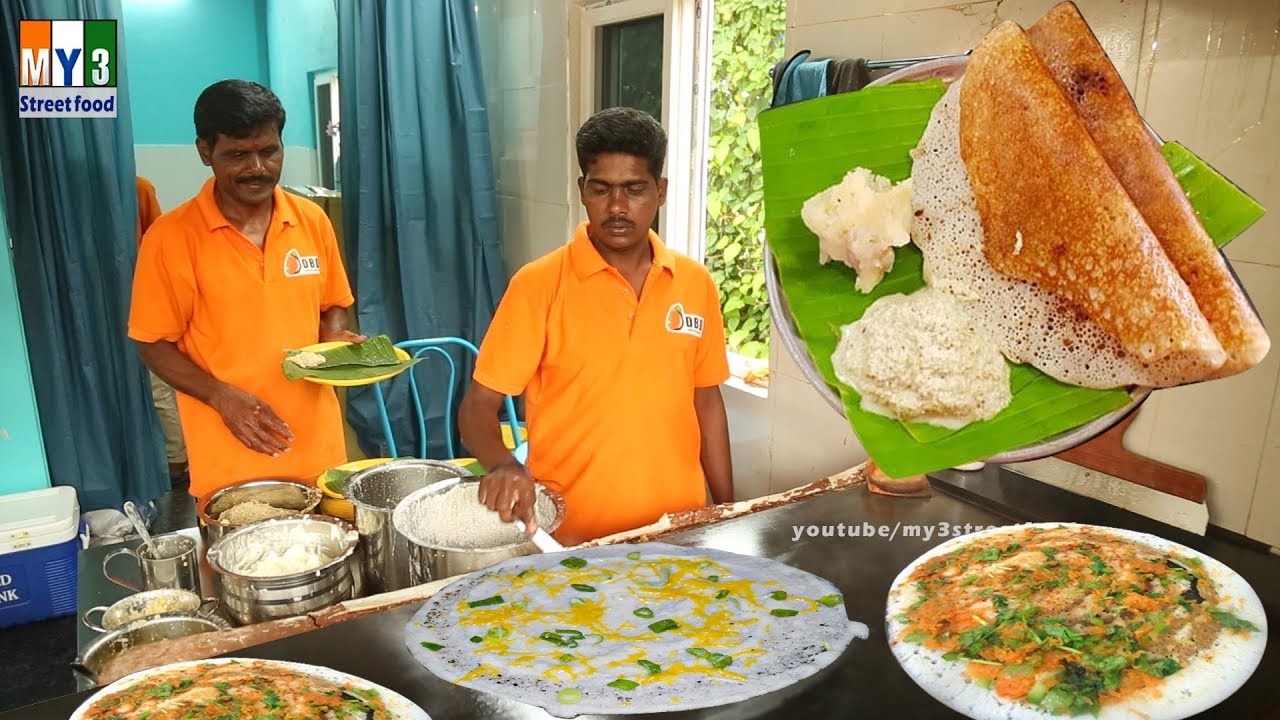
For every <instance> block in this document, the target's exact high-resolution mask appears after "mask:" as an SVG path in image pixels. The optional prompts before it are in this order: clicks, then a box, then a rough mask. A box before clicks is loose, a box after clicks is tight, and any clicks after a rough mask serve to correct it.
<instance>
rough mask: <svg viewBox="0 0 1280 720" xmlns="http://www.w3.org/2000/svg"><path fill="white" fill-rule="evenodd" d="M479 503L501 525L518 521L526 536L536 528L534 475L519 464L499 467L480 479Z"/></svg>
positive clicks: (514, 463)
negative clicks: (493, 512) (493, 511)
mask: <svg viewBox="0 0 1280 720" xmlns="http://www.w3.org/2000/svg"><path fill="white" fill-rule="evenodd" d="M480 502H481V503H483V504H484V505H485V506H486V507H488V508H489V509H490V510H496V511H497V512H498V516H499V517H501V518H502V521H503V522H511V521H512V520H515V519H516V518H519V519H520V520H523V521H524V526H525V529H526V530H528V531H529V534H533V531H534V530H537V529H538V521H537V519H536V518H535V517H534V512H533V510H534V506H535V503H536V502H537V491H536V490H535V489H534V485H533V476H532V475H530V474H529V471H528V470H526V469H525V467H524V466H523V465H521V464H520V463H516V462H513V463H507V464H505V465H501V466H499V467H496V468H494V469H493V472H490V473H489V474H488V475H485V476H484V478H482V479H481V480H480Z"/></svg>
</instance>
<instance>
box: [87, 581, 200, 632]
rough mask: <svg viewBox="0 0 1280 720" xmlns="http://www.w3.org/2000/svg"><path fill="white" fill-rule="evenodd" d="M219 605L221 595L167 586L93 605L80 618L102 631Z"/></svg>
mask: <svg viewBox="0 0 1280 720" xmlns="http://www.w3.org/2000/svg"><path fill="white" fill-rule="evenodd" d="M217 608H218V599H217V598H201V597H200V596H199V595H197V594H195V593H193V592H191V591H190V590H181V589H177V588H163V589H160V590H147V591H145V592H140V593H137V594H134V595H130V596H129V597H127V598H124V599H123V600H119V601H117V602H116V603H115V604H113V605H111V606H110V607H107V606H106V605H99V606H97V607H92V608H89V609H88V610H86V611H85V612H84V616H83V617H81V618H80V621H81V622H82V623H84V626H85V627H87V628H89V629H90V630H93V631H94V632H100V633H101V632H110V631H112V630H115V629H117V628H120V627H123V626H125V625H128V624H129V623H132V622H135V621H137V620H142V619H145V618H151V617H156V616H158V615H169V614H173V613H195V614H197V615H204V616H210V615H213V613H214V612H216V611H217ZM95 615H100V618H99V619H98V620H96V621H95V620H94V619H93V617H94V616H95Z"/></svg>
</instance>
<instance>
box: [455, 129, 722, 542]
mask: <svg viewBox="0 0 1280 720" xmlns="http://www.w3.org/2000/svg"><path fill="white" fill-rule="evenodd" d="M666 144H667V139H666V134H665V133H664V132H663V129H662V126H661V125H659V124H658V122H657V121H656V120H654V119H653V118H652V117H651V116H649V115H648V114H646V113H643V112H641V111H639V110H634V109H630V108H613V109H610V110H605V111H603V112H601V113H598V114H597V115H595V116H594V117H592V118H591V119H590V120H588V121H587V122H586V123H585V124H584V125H583V126H582V128H581V129H580V130H579V131H578V137H577V151H578V164H579V166H580V168H581V170H582V176H581V177H579V178H578V190H579V195H580V198H581V201H582V204H583V205H584V206H585V208H586V211H587V218H588V220H587V222H585V223H583V224H581V225H579V226H578V229H577V232H576V233H575V235H574V237H573V239H572V240H571V241H570V242H569V244H568V245H566V246H564V247H561V248H558V249H556V250H555V251H553V252H551V253H549V254H548V255H545V256H543V257H541V258H539V259H538V260H535V261H534V262H532V263H530V264H528V265H526V266H525V267H523V268H521V269H520V270H519V271H518V272H517V273H516V274H515V276H514V277H513V278H512V279H511V283H510V286H509V287H508V289H507V292H506V294H505V295H504V297H503V298H502V302H501V303H500V304H499V306H498V309H497V311H496V313H495V314H494V318H493V321H492V323H491V324H490V326H489V331H488V333H487V334H486V335H485V338H484V342H483V344H482V346H481V348H480V356H479V358H478V359H477V361H476V369H475V373H474V375H473V378H472V380H473V382H472V384H471V388H470V390H469V391H468V392H467V396H466V398H465V399H464V400H463V405H462V409H461V413H460V423H459V425H460V428H461V431H462V436H463V441H464V442H465V443H466V445H467V447H468V448H469V449H470V450H471V451H472V453H473V454H475V456H476V457H477V459H479V460H480V462H481V464H483V465H484V466H485V468H487V469H488V474H487V475H486V477H485V478H484V480H483V481H482V482H481V485H480V500H481V502H483V503H484V504H485V505H487V506H488V507H489V508H490V509H493V510H496V511H498V513H499V514H500V516H501V517H502V519H503V520H506V521H510V520H511V519H513V518H516V517H519V518H521V519H523V520H524V521H525V523H526V524H530V523H532V521H533V519H534V518H533V504H534V499H535V496H534V486H533V478H537V479H538V480H539V481H540V482H542V483H544V484H546V485H547V486H548V487H550V488H551V489H553V490H556V491H558V492H560V493H561V494H563V495H564V498H565V503H566V505H567V514H566V517H565V521H564V524H563V525H562V526H561V527H560V528H559V530H558V531H557V533H556V535H557V538H558V539H559V540H560V541H561V542H562V543H565V544H576V543H579V542H585V541H587V540H592V539H595V538H598V537H601V536H604V535H608V534H611V533H614V532H619V531H622V530H628V529H631V528H635V527H639V526H641V525H645V524H648V523H650V522H653V521H655V520H657V519H658V518H659V517H661V516H662V514H663V513H668V512H678V511H681V510H691V509H694V508H697V507H701V506H703V505H705V504H706V499H707V487H708V485H709V486H710V490H711V497H712V499H713V500H714V501H715V502H717V503H720V502H729V501H731V500H732V499H733V471H732V466H731V461H730V457H729V429H728V422H727V419H726V417H725V409H724V400H723V398H722V397H721V395H720V384H721V383H722V382H724V381H725V380H727V379H728V377H729V364H728V358H727V356H726V353H725V339H724V326H723V323H722V320H721V314H720V299H719V295H718V293H717V291H716V286H715V283H714V282H713V281H712V279H711V275H710V274H709V273H708V272H707V270H706V268H704V267H703V266H702V265H700V264H698V263H697V262H695V261H693V260H691V259H689V258H687V257H684V256H683V255H679V254H677V253H675V252H673V251H671V250H669V249H668V248H667V247H666V246H665V245H663V243H662V240H661V239H660V238H659V237H658V235H657V233H654V232H652V231H651V230H650V229H649V228H650V227H651V226H652V225H653V220H654V217H655V216H656V215H657V212H658V208H659V207H661V206H662V204H663V203H664V202H665V200H666V193H667V179H666V178H665V177H662V161H663V157H664V156H665V154H666ZM521 393H525V401H526V410H527V420H528V427H529V458H528V461H529V464H528V467H527V468H526V467H524V466H522V465H521V464H520V463H519V462H517V461H516V460H515V459H514V458H513V457H512V455H511V453H510V452H509V451H507V449H506V446H505V445H504V444H503V441H502V434H501V431H500V429H499V424H498V415H497V414H498V409H499V407H500V406H501V402H502V399H503V396H504V395H519V394H521ZM530 529H531V530H532V527H530Z"/></svg>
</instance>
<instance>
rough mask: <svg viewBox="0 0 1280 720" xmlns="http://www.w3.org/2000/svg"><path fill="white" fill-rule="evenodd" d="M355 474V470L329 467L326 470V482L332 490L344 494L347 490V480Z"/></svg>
mask: <svg viewBox="0 0 1280 720" xmlns="http://www.w3.org/2000/svg"><path fill="white" fill-rule="evenodd" d="M355 474H356V471H355V470H339V469H338V468H329V469H328V470H325V471H324V483H325V485H326V486H327V487H328V488H329V489H330V490H332V491H334V492H336V493H338V494H339V495H342V494H343V493H345V492H346V490H347V482H348V481H349V480H351V476H352V475H355Z"/></svg>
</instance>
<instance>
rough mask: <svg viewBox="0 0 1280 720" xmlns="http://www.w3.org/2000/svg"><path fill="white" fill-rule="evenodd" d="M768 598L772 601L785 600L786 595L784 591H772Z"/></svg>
mask: <svg viewBox="0 0 1280 720" xmlns="http://www.w3.org/2000/svg"><path fill="white" fill-rule="evenodd" d="M769 597H770V598H771V599H773V600H786V599H787V593H786V591H784V590H774V591H773V592H771V593H769Z"/></svg>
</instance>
